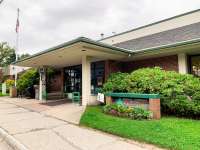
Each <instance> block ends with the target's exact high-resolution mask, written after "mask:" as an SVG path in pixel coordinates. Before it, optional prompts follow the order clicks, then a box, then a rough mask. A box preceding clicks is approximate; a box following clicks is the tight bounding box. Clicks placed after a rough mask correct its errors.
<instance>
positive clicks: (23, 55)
mask: <svg viewBox="0 0 200 150" xmlns="http://www.w3.org/2000/svg"><path fill="white" fill-rule="evenodd" d="M29 56H31V55H30V54H28V53H25V54H21V55H19V56H18V60H22V59H24V58H27V57H29Z"/></svg>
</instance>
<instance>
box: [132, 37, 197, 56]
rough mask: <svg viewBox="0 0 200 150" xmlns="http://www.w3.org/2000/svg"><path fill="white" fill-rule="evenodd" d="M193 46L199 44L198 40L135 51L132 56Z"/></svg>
mask: <svg viewBox="0 0 200 150" xmlns="http://www.w3.org/2000/svg"><path fill="white" fill-rule="evenodd" d="M193 44H200V38H198V39H192V40H188V41H182V42H177V43H173V44H167V45H161V46H157V47H151V48H145V49H140V50H135V51H134V54H140V53H149V52H153V51H156V50H161V49H167V48H175V47H179V46H188V45H193Z"/></svg>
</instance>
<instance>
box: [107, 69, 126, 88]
mask: <svg viewBox="0 0 200 150" xmlns="http://www.w3.org/2000/svg"><path fill="white" fill-rule="evenodd" d="M128 75H129V74H128V73H121V72H117V73H113V74H111V75H110V77H109V78H108V80H107V82H106V83H105V84H104V85H103V91H104V92H127V89H126V88H127V82H126V81H127V80H126V78H127V77H128Z"/></svg>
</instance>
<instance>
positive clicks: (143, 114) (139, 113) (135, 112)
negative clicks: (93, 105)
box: [103, 103, 152, 120]
mask: <svg viewBox="0 0 200 150" xmlns="http://www.w3.org/2000/svg"><path fill="white" fill-rule="evenodd" d="M103 112H104V113H106V114H109V115H113V116H118V117H126V118H130V119H134V120H142V119H152V113H151V112H150V111H147V110H144V109H142V108H139V107H130V106H125V105H119V104H115V103H114V104H110V105H106V106H104V107H103Z"/></svg>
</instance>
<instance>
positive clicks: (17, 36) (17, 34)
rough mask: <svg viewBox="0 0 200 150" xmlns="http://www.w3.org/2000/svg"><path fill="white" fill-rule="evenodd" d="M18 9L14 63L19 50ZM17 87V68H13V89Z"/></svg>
mask: <svg viewBox="0 0 200 150" xmlns="http://www.w3.org/2000/svg"><path fill="white" fill-rule="evenodd" d="M19 11H20V10H19V8H18V9H17V23H16V50H15V55H16V61H18V50H19ZM16 86H17V67H16V66H15V87H16Z"/></svg>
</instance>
